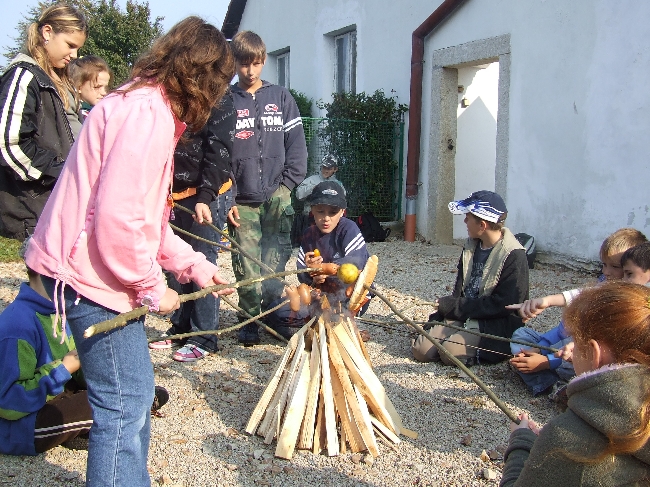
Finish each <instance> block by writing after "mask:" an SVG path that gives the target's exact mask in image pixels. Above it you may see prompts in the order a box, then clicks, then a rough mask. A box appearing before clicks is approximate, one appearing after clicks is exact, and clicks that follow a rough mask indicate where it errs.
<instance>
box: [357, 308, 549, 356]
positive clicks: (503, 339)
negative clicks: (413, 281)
mask: <svg viewBox="0 0 650 487" xmlns="http://www.w3.org/2000/svg"><path fill="white" fill-rule="evenodd" d="M391 314H394V313H391ZM357 320H359V321H363V322H366V323H371V324H372V323H377V324H380V325H392V324H395V325H398V324H401V323H403V321H385V320H375V319H372V318H357ZM413 323H416V324H418V325H434V326H435V325H440V326H444V327H447V328H451V329H452V330H458V331H462V332H464V333H469V334H470V335H475V336H478V337H482V338H490V339H491V340H498V341H500V342H509V343H516V344H517V345H523V346H525V347H530V348H539V349H540V350H546V351H548V352H553V353H555V352H559V351H560V350H559V349H557V348H553V347H545V346H544V345H538V344H537V343H531V342H526V341H523V340H513V339H512V338H506V337H500V336H498V335H490V334H489V333H483V332H480V331H476V330H470V329H468V328H461V327H460V326H455V325H451V324H449V323H444V322H442V321H413Z"/></svg>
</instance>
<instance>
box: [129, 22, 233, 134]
mask: <svg viewBox="0 0 650 487" xmlns="http://www.w3.org/2000/svg"><path fill="white" fill-rule="evenodd" d="M234 75H235V64H234V61H233V57H232V53H231V52H230V48H229V47H228V43H227V41H226V38H225V37H224V36H223V34H222V33H221V31H220V30H219V29H217V28H216V27H215V26H213V25H211V24H209V23H207V22H206V21H204V20H203V19H201V18H199V17H188V18H186V19H184V20H181V21H180V22H179V23H178V24H176V25H175V26H174V27H172V28H171V29H170V30H169V32H167V34H165V35H164V36H162V37H161V38H159V39H157V40H156V42H154V44H153V46H152V48H151V50H150V51H149V52H147V53H145V54H144V55H143V56H142V57H140V59H138V61H137V62H136V63H135V66H134V67H133V71H132V72H131V78H130V80H131V81H133V83H132V84H131V85H130V86H128V87H127V88H125V89H124V90H120V91H121V92H128V91H132V90H135V89H137V88H139V87H141V86H155V85H161V86H162V87H163V88H164V90H165V94H166V96H167V98H168V99H169V103H170V105H171V108H172V111H173V112H174V115H176V117H177V118H178V119H179V120H181V121H183V122H185V123H186V124H187V125H188V126H189V128H190V130H191V131H192V132H198V131H199V130H200V129H201V128H202V127H203V126H204V125H205V124H206V122H207V121H208V117H209V116H210V111H211V109H212V107H213V106H215V105H216V104H217V102H218V101H219V100H221V98H222V97H223V96H224V94H225V93H226V89H227V88H228V85H229V83H230V80H231V79H232V78H233V76H234Z"/></svg>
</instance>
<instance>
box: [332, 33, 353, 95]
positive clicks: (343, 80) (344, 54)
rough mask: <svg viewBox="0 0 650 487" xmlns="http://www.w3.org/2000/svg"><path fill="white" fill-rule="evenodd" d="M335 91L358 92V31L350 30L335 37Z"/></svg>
mask: <svg viewBox="0 0 650 487" xmlns="http://www.w3.org/2000/svg"><path fill="white" fill-rule="evenodd" d="M334 54H335V55H334V57H335V64H334V91H335V92H336V93H343V92H350V93H355V92H356V88H357V87H356V77H357V32H356V31H350V32H346V33H345V34H340V35H337V36H335V37H334Z"/></svg>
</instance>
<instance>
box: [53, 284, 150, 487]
mask: <svg viewBox="0 0 650 487" xmlns="http://www.w3.org/2000/svg"><path fill="white" fill-rule="evenodd" d="M43 285H44V286H45V290H46V291H47V293H48V295H50V296H53V292H54V280H53V279H51V278H49V277H45V276H43ZM59 293H60V285H59V289H57V299H59V306H65V310H66V315H67V316H66V317H67V324H66V326H67V327H68V328H69V329H70V330H71V331H72V335H73V337H74V341H75V343H76V345H77V352H78V353H79V359H80V361H81V366H82V369H83V372H84V376H85V378H86V382H87V384H88V400H89V402H90V406H91V408H92V411H93V421H94V422H93V426H92V428H91V429H90V440H89V443H88V465H87V467H86V485H88V486H92V487H97V486H111V487H118V486H125V487H127V486H128V487H139V486H149V485H150V484H151V482H150V479H149V473H148V472H147V455H148V453H149V426H150V414H151V404H152V402H153V398H154V376H153V366H152V365H151V359H150V358H149V349H148V348H147V337H146V335H145V331H144V317H142V318H140V319H138V320H134V321H132V322H130V323H129V324H128V325H126V326H123V327H120V328H117V329H114V330H111V331H109V332H107V333H100V334H98V335H95V336H92V337H90V338H84V337H83V333H84V331H85V330H86V328H88V327H89V326H91V325H94V324H97V323H99V322H102V321H105V320H108V319H111V318H114V317H115V316H117V315H118V313H116V312H114V311H111V310H109V309H107V308H104V307H103V306H100V305H99V304H97V303H95V302H93V301H90V300H88V299H86V298H84V297H81V298H80V299H79V302H78V304H75V300H76V299H77V293H76V291H75V290H74V289H72V288H71V287H70V286H66V288H65V293H64V298H65V303H61V302H60V295H59ZM61 309H62V308H61Z"/></svg>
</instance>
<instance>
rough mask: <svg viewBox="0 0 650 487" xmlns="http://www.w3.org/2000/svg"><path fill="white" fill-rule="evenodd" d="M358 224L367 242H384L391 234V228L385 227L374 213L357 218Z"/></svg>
mask: <svg viewBox="0 0 650 487" xmlns="http://www.w3.org/2000/svg"><path fill="white" fill-rule="evenodd" d="M357 225H358V226H359V230H361V235H363V239H364V240H365V241H366V242H383V241H384V240H386V238H387V237H388V236H389V235H390V228H384V227H382V226H381V224H380V223H379V220H377V218H376V217H375V215H373V214H372V213H370V212H368V213H364V214H363V215H361V216H360V217H358V218H357Z"/></svg>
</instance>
